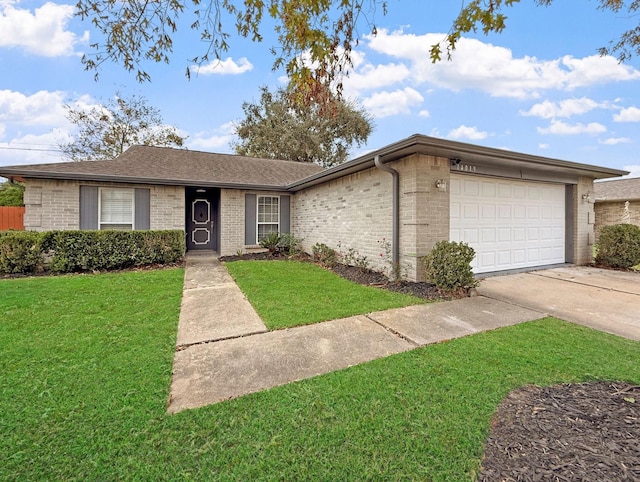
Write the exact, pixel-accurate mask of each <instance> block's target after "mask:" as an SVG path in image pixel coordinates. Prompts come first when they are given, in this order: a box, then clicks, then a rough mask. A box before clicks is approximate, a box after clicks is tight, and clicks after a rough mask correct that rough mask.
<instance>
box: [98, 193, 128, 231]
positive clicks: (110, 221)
mask: <svg viewBox="0 0 640 482" xmlns="http://www.w3.org/2000/svg"><path fill="white" fill-rule="evenodd" d="M134 193H135V190H134V189H121V188H101V189H100V199H99V206H100V207H99V210H98V212H99V215H100V216H99V219H98V228H99V229H124V230H132V229H133V226H134V219H133V213H134V212H135V209H134V200H135V195H134Z"/></svg>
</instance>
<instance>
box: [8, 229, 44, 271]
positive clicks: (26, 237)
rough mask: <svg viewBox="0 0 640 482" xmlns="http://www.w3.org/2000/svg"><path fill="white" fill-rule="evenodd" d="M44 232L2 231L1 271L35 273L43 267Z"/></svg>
mask: <svg viewBox="0 0 640 482" xmlns="http://www.w3.org/2000/svg"><path fill="white" fill-rule="evenodd" d="M42 239H43V234H42V233H35V232H32V231H5V232H2V233H0V273H5V274H16V273H35V272H37V271H39V270H40V269H41V268H42V263H43V258H42V252H41V245H42Z"/></svg>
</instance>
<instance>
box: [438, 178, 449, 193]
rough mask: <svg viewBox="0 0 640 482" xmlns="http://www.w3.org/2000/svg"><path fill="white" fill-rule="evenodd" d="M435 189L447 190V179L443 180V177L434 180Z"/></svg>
mask: <svg viewBox="0 0 640 482" xmlns="http://www.w3.org/2000/svg"><path fill="white" fill-rule="evenodd" d="M436 189H438V190H439V191H443V192H444V191H446V190H447V181H445V180H444V179H438V180H437V181H436Z"/></svg>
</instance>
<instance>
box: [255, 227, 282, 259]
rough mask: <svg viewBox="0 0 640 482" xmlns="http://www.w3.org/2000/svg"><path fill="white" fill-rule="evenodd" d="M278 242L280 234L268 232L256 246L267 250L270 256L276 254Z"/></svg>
mask: <svg viewBox="0 0 640 482" xmlns="http://www.w3.org/2000/svg"><path fill="white" fill-rule="evenodd" d="M279 242H280V233H277V232H275V231H272V232H270V233H269V234H267V235H266V236H265V237H263V238H262V239H261V240H260V241H259V242H258V244H259V245H260V246H262V247H263V248H267V249H268V250H269V252H270V253H271V254H276V253H277V252H278V243H279Z"/></svg>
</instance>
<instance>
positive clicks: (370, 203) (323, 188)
mask: <svg viewBox="0 0 640 482" xmlns="http://www.w3.org/2000/svg"><path fill="white" fill-rule="evenodd" d="M391 191H392V177H391V175H390V174H388V173H386V172H384V171H382V170H380V169H377V168H372V169H368V170H365V171H362V172H358V173H355V174H351V175H349V176H345V177H342V178H340V179H336V180H333V181H330V182H328V183H324V184H320V185H318V186H313V187H311V188H309V189H305V190H304V191H300V192H298V193H296V194H295V196H294V198H293V200H292V201H293V202H292V222H291V228H292V232H293V234H294V235H295V236H296V237H297V238H302V239H303V242H302V245H303V248H304V250H305V251H306V252H308V253H310V252H311V247H312V246H313V245H314V244H316V243H324V244H326V245H327V246H329V247H331V248H334V249H337V247H338V243H339V242H340V243H341V245H342V246H343V251H345V252H346V250H347V249H348V248H353V249H355V250H357V251H358V252H359V254H360V256H366V257H367V261H369V262H370V264H371V267H372V268H373V269H377V270H384V269H385V268H388V265H386V263H384V261H383V260H382V259H381V256H380V253H381V248H380V243H379V241H381V240H382V239H383V238H384V239H386V240H391V234H392V230H391V217H392V212H391V209H392V206H391Z"/></svg>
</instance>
